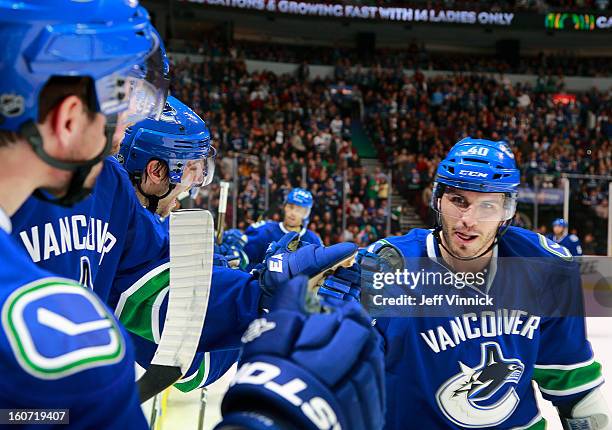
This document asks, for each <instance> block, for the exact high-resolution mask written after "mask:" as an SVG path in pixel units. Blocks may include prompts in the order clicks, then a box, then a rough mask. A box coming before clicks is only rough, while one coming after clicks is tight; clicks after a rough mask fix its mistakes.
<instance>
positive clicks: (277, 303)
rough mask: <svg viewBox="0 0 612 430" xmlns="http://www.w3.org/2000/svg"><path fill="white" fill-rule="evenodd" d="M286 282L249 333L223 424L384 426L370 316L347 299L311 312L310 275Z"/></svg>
mask: <svg viewBox="0 0 612 430" xmlns="http://www.w3.org/2000/svg"><path fill="white" fill-rule="evenodd" d="M281 287H282V288H280V291H279V293H278V294H277V296H276V297H275V299H274V301H273V303H272V306H271V312H270V314H268V315H267V316H266V317H265V318H260V319H258V320H255V321H254V322H253V323H251V326H250V327H249V328H248V330H247V331H246V332H245V334H244V336H243V343H244V348H243V352H242V357H241V359H240V362H239V370H238V373H237V374H236V377H235V379H234V381H233V382H232V384H231V386H230V389H229V390H228V392H227V394H226V396H225V398H224V399H223V404H222V412H223V415H224V421H223V422H222V423H221V424H220V425H219V426H218V427H217V429H218V430H222V429H227V428H232V426H237V427H238V426H241V428H246V429H281V428H283V429H286V428H295V429H300V430H321V429H330V430H332V429H333V430H340V429H347V430H349V429H350V430H377V429H381V428H382V427H383V425H384V404H385V399H384V366H383V352H382V347H381V339H380V336H379V335H378V334H377V332H376V331H375V330H374V329H373V328H372V327H371V320H370V318H369V317H367V315H366V314H365V313H364V312H363V310H362V309H361V308H360V306H359V305H358V304H356V303H349V302H344V303H341V304H340V306H339V307H337V308H325V309H324V313H315V314H311V313H308V312H307V311H306V310H305V302H306V300H305V297H306V296H307V278H306V277H304V276H299V277H294V278H292V279H291V280H289V281H288V282H286V283H285V284H283V285H282V286H281ZM340 357H341V359H340ZM233 428H236V427H233Z"/></svg>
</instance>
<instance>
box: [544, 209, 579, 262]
mask: <svg viewBox="0 0 612 430" xmlns="http://www.w3.org/2000/svg"><path fill="white" fill-rule="evenodd" d="M552 229H553V232H552V234H550V235H549V236H548V238H549V239H551V240H553V241H554V242H555V243H558V244H559V245H561V246H563V247H565V248H566V249H567V250H568V251H569V252H570V253H571V254H572V255H573V256H574V257H579V256H581V255H582V247H581V246H580V239H578V236H576V235H575V234H567V222H565V220H564V219H563V218H557V219H556V220H554V221H553V223H552Z"/></svg>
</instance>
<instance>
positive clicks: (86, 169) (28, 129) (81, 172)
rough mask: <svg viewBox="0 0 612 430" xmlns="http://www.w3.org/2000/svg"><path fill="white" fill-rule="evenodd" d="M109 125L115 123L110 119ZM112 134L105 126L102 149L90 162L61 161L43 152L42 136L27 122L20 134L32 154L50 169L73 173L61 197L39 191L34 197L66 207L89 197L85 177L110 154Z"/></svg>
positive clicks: (112, 127) (32, 124)
mask: <svg viewBox="0 0 612 430" xmlns="http://www.w3.org/2000/svg"><path fill="white" fill-rule="evenodd" d="M113 116H116V115H113ZM110 123H112V124H114V123H115V121H113V120H112V119H111V120H110ZM114 132H115V127H114V126H108V125H107V126H106V128H105V135H106V143H105V145H104V149H103V150H102V152H100V153H99V154H98V155H97V156H96V157H94V158H92V159H91V160H88V161H84V162H74V161H62V160H58V159H57V158H54V157H52V156H51V155H49V154H48V153H47V152H46V151H45V149H44V147H43V139H42V136H41V135H40V132H39V131H38V128H37V127H36V125H35V124H34V122H33V121H29V122H27V123H25V124H24V125H23V126H22V127H21V130H20V133H21V134H22V135H23V136H24V137H25V139H26V140H27V142H28V143H29V144H30V146H31V147H32V149H33V150H34V153H35V154H36V155H37V156H38V157H39V158H40V159H41V160H43V161H44V162H45V163H47V164H48V165H50V166H52V167H55V168H56V169H60V170H67V171H72V172H73V175H72V178H71V179H70V184H69V185H68V189H67V190H66V193H65V194H64V195H63V196H62V197H58V198H51V197H49V196H48V195H47V194H46V193H43V192H42V190H41V189H37V190H35V191H34V193H33V194H34V196H35V197H37V198H39V199H41V200H44V201H47V202H49V203H53V204H56V205H60V206H66V207H70V206H73V205H75V204H76V203H78V202H80V201H81V200H83V199H85V198H86V197H87V196H89V195H90V194H91V193H92V191H93V188H89V187H85V186H84V184H85V180H86V179H87V176H89V173H90V172H91V169H92V168H93V166H95V165H96V164H98V163H99V162H100V161H102V160H104V159H105V158H106V157H108V155H109V154H110V152H111V149H112V146H113V134H114Z"/></svg>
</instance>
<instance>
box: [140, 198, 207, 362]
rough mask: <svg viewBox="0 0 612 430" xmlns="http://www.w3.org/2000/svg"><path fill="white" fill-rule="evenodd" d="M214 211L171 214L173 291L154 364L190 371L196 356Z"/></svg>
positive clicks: (202, 315)
mask: <svg viewBox="0 0 612 430" xmlns="http://www.w3.org/2000/svg"><path fill="white" fill-rule="evenodd" d="M214 232H215V228H214V221H213V217H212V215H211V213H210V212H208V211H206V210H202V209H187V210H180V211H176V212H172V213H171V214H170V293H169V299H168V311H167V313H166V319H165V324H164V329H163V332H162V334H161V340H160V342H159V345H158V347H157V351H156V352H155V356H154V357H153V360H152V361H151V364H158V365H162V366H172V367H180V368H181V371H182V373H183V374H185V373H186V372H187V370H188V369H189V366H190V365H191V362H192V361H193V358H194V356H195V353H196V350H197V347H198V343H199V341H200V335H201V333H202V327H203V326H204V320H205V318H206V312H207V310H208V300H209V297H210V287H211V278H212V267H213V264H212V262H213V252H214Z"/></svg>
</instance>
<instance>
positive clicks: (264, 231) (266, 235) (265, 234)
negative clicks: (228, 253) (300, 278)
mask: <svg viewBox="0 0 612 430" xmlns="http://www.w3.org/2000/svg"><path fill="white" fill-rule="evenodd" d="M287 233H289V230H287V229H286V228H285V226H284V225H283V223H282V222H276V221H259V222H256V223H255V224H253V225H250V226H249V227H248V228H247V229H246V231H245V232H244V234H245V235H246V236H247V239H248V242H247V244H246V245H245V246H244V252H245V253H246V255H247V256H248V257H249V264H248V266H247V269H246V270H247V271H250V270H251V269H252V268H253V267H255V266H256V265H257V264H259V263H261V262H262V261H263V259H264V256H265V255H266V250H267V249H268V245H270V243H272V242H276V241H278V240H279V239H280V238H281V237H283V236H284V235H285V234H287ZM300 239H301V240H302V241H303V242H308V243H313V244H315V245H323V242H321V238H319V236H318V235H317V234H316V233H315V232H313V231H311V230H308V229H307V228H306V227H304V228H303V229H302V230H301V231H300Z"/></svg>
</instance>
